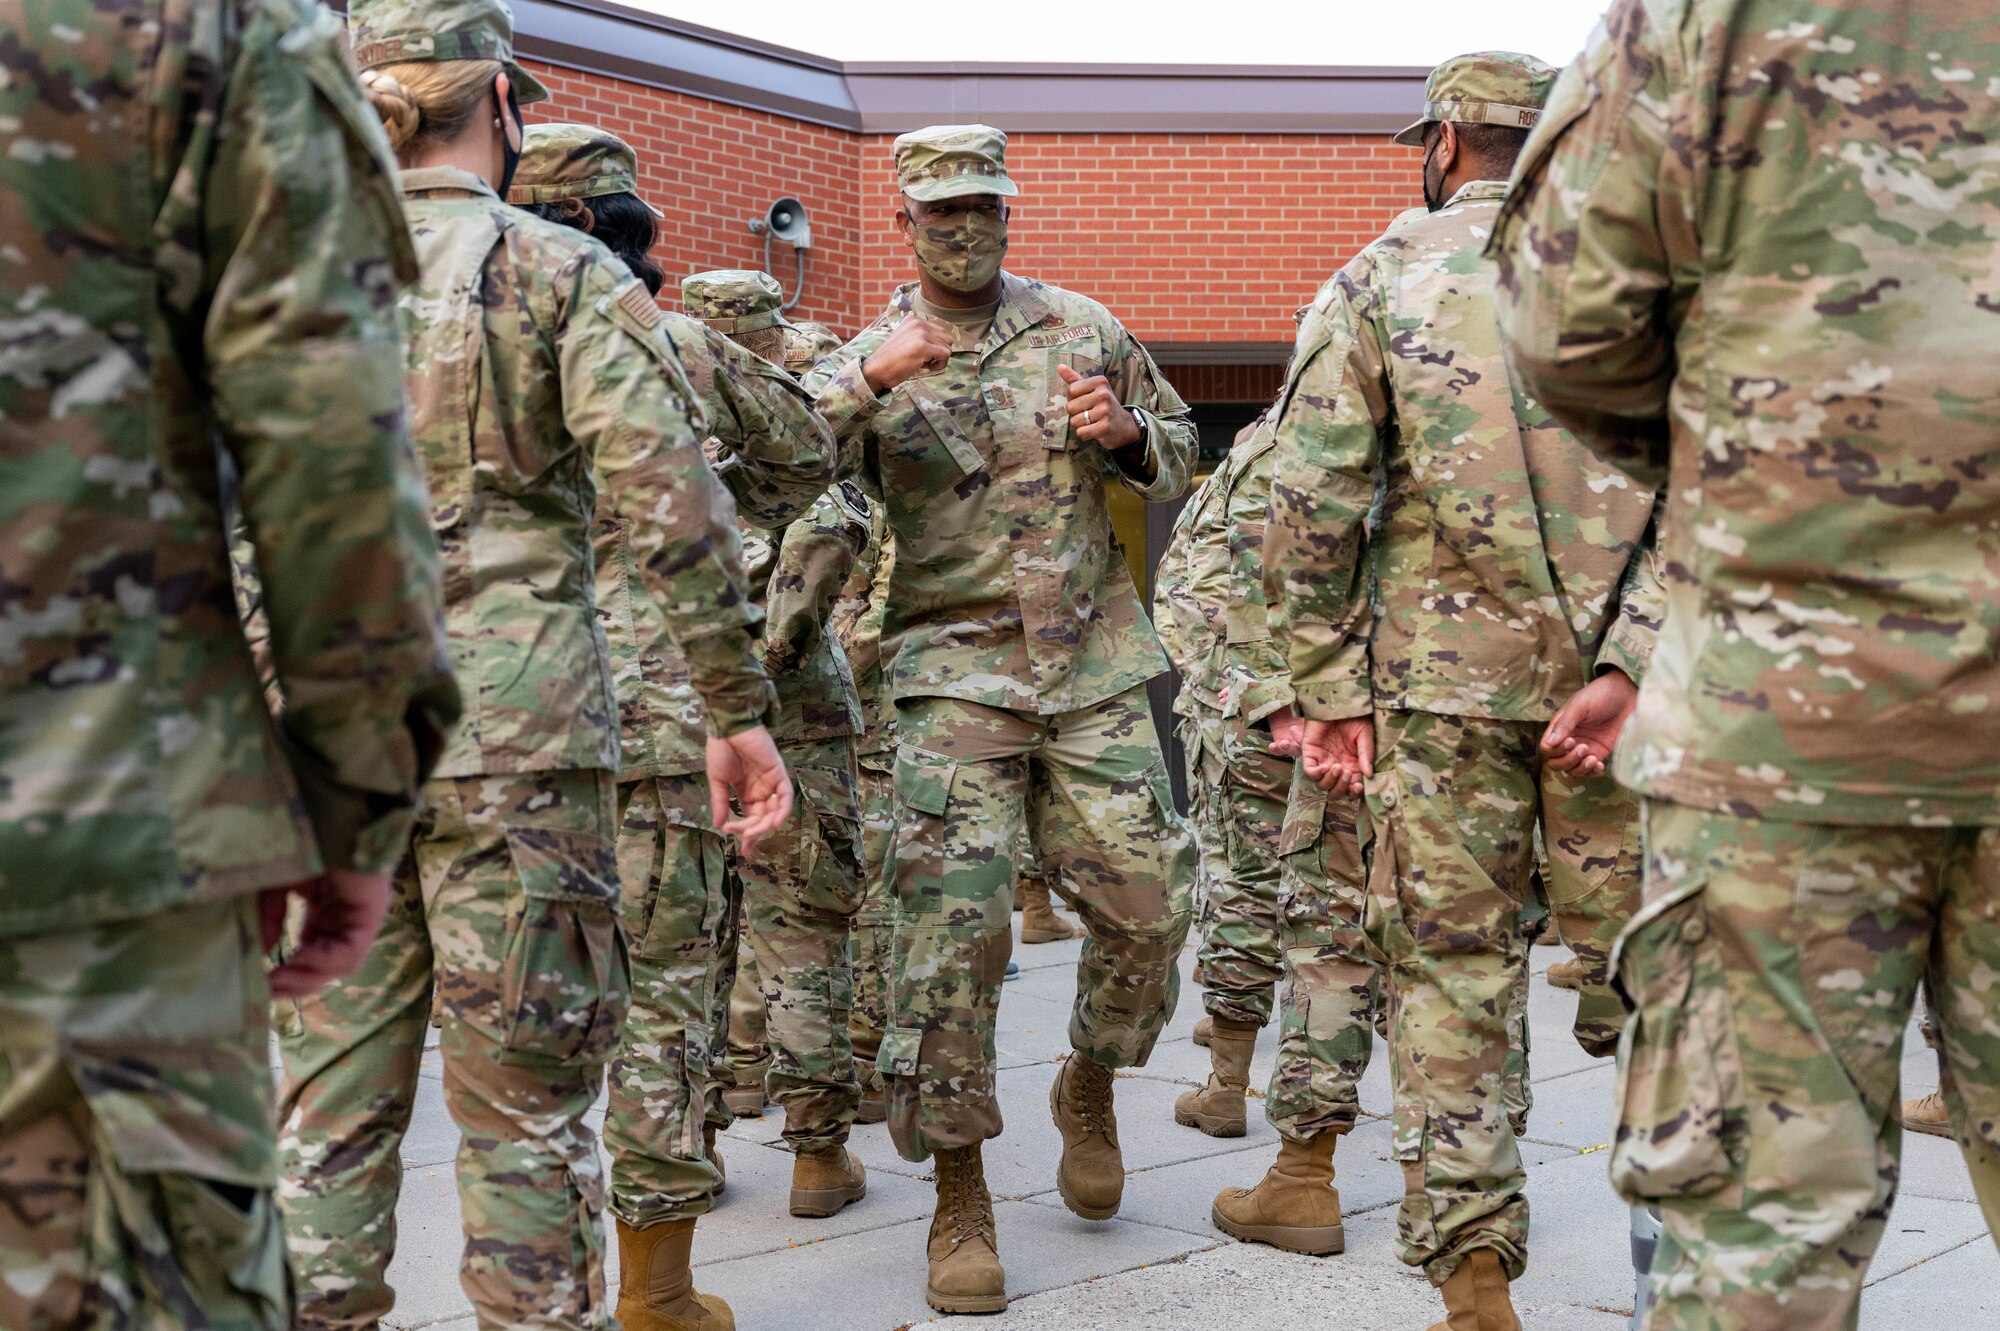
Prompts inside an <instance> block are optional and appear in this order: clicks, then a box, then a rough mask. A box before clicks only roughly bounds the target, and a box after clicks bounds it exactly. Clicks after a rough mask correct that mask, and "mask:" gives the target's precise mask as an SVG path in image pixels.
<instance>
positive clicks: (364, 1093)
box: [279, 771, 631, 1328]
mask: <svg viewBox="0 0 2000 1331" xmlns="http://www.w3.org/2000/svg"><path fill="white" fill-rule="evenodd" d="M614 804H615V797H614V792H613V785H612V777H611V774H610V773H609V772H603V771H547V772H528V773H520V774H506V775H498V774H496V775H489V776H471V777H446V778H440V779H436V780H433V781H431V782H430V783H429V784H428V785H426V786H425V787H424V807H423V810H422V813H421V814H420V816H419V818H418V821H417V828H416V834H415V837H414V839H413V840H412V842H411V845H410V850H409V853H408V854H407V855H405V857H404V859H403V863H402V865H401V866H400V867H399V869H398V870H397V873H396V887H395V896H394V899H393V901H392V902H391V904H390V908H389V918H388V920H387V922H386V923H384V924H383V926H382V935H381V938H380V939H379V940H378V941H377V942H376V944H375V946H374V948H373V949H372V950H371V951H370V952H369V954H368V958H367V960H366V961H364V962H363V963H362V966H361V969H360V970H359V971H357V972H356V973H355V974H354V975H353V976H352V977H350V978H349V979H347V980H345V981H343V982H341V983H338V984H333V985H329V986H327V987H326V988H325V989H322V990H321V991H320V992H319V993H317V994H315V995H313V996H312V997H310V998H307V999H303V1000H301V1001H300V1002H299V1003H298V1005H297V1011H296V1019H295V1021H293V1022H290V1023H288V1029H287V1031H286V1033H285V1035H284V1037H283V1040H282V1041H281V1048H282V1052H283V1056H284V1069H285V1080H284V1087H283V1092H282V1096H281V1100H280V1110H279V1123H280V1125H281V1136H280V1141H279V1149H280V1153H281V1156H282V1160H283V1168H284V1178H285V1185H284V1190H283V1193H282V1200H283V1204H284V1211H285V1233H286V1240H287V1242H288V1244H289V1246H290V1249H291V1257H292V1263H293V1267H294V1269H295V1270H296V1272H297V1275H298V1286H299V1317H298V1324H299V1325H300V1326H302V1327H312V1328H333V1327H339V1328H372V1327H374V1326H375V1325H376V1324H377V1323H378V1321H379V1319H380V1318H382V1317H383V1316H384V1315H386V1314H387V1313H388V1312H389V1310H390V1308H391V1307H392V1306H393V1302H394V1296H393V1294H392V1292H391V1291H390V1289H389V1286H388V1284H387V1282H386V1281H385V1280H384V1278H383V1273H384V1271H385V1270H386V1269H387V1267H388V1265H389V1260H390V1258H391V1257H392V1256H393V1255H394V1254H395V1248H396V1197H397V1193H398V1191H399V1189H400V1188H401V1185H402V1180H403V1161H402V1156H401V1153H400V1147H401V1145H402V1140H403V1134H404V1133H405V1132H406V1131H407V1130H408V1129H409V1126H410V1114H411V1111H412V1108H413V1106H414V1104H415V1100H416V1092H417V1077H418V1073H419V1065H420V1061H421V1059H422V1057H423V1052H424V1040H425V1036H426V1035H427V1034H428V1033H429V1031H430V1017H431V992H432V986H433V985H435V986H436V988H437V993H438V996H439V998H440V1000H441V1006H442V1008H443V1016H444V1024H443V1028H442V1030H441V1032H440V1034H439V1046H438V1047H439V1051H440V1053H441V1054H442V1056H443V1063H444V1102H445V1107H446V1109H448V1110H449V1111H450V1113H451V1117H452V1120H453V1122H455V1123H457V1124H458V1128H459V1133H460V1138H459V1146H458V1196H459V1204H460V1209H461V1211H462V1214H463V1222H464V1227H465V1247H464V1252H463V1255H462V1256H461V1258H460V1261H459V1284H460V1285H461V1286H462V1287H463V1288H464V1290H465V1293H466V1297H467V1298H469V1299H470V1300H471V1301H472V1306H473V1308H474V1310H475V1311H476V1312H477V1313H478V1316H479V1324H480V1326H481V1327H482V1328H503V1327H505V1328H516V1327H520V1328H526V1327H536V1328H545V1327H546V1328H555V1327H563V1328H570V1327H609V1326H611V1325H613V1322H612V1318H611V1310H610V1306H609V1304H607V1303H606V1301H605V1296H604V1235H603V1225H602V1213H603V1210H604V1176H603V1171H602V1168H601V1166H600V1165H599V1162H598V1155H597V1138H596V1136H595V1134H593V1133H592V1132H591V1130H590V1128H589V1127H588V1126H587V1125H586V1124H585V1122H584V1115H585V1114H586V1113H588V1112H589V1110H590V1107H591V1104H592V1103H593V1102H594V1101H595V1100H596V1099H597V1093H598V1088H599V1085H600V1084H601V1082H602V1079H603V1073H604V1065H605V1062H606V1060H608V1059H609V1058H610V1057H611V1052H612V1050H613V1049H614V1048H615V1047H616V1045H617V1043H618V1034H619V1031H620V1029H621V1028H622V1027H623V1026H624V1024H625V1014H626V1008H627V1005H628V1002H629V1000H630V995H631V971H630V967H629V963H628V959H627V954H626V946H625V937H624V933H623V931H622V930H621V929H620V928H619V926H618V895H617V894H618V880H617V866H616V863H615V861H614V858H613V841H612V837H613V819H614V817H615V812H614Z"/></svg>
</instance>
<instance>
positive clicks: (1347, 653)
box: [1265, 52, 1657, 1328]
mask: <svg viewBox="0 0 2000 1331" xmlns="http://www.w3.org/2000/svg"><path fill="white" fill-rule="evenodd" d="M1555 73H1556V71H1555V70H1553V69H1551V68H1549V67H1548V66H1546V65H1543V64H1542V63H1541V62H1539V61H1536V60H1534V59H1532V58H1531V57H1527V56H1519V55H1513V54H1511V53H1506V52H1494V53H1486V54H1480V55H1473V56H1464V57H1460V58H1457V59H1454V60H1451V61H1447V62H1446V63H1445V64H1443V65H1440V66H1439V67H1438V68H1437V70H1436V71H1434V72H1433V73H1432V75H1431V78H1430V82H1429V85H1428V87H1427V90H1426V107H1425V112H1424V117H1423V119H1422V120H1420V121H1419V122H1418V123H1417V124H1415V125H1413V126H1411V127H1410V128H1409V129H1408V130H1406V131H1405V132H1404V134H1403V135H1402V136H1401V138H1402V140H1403V141H1404V142H1408V143H1422V144H1423V145H1424V148H1425V162H1424V168H1423V179H1424V197H1425V201H1426V204H1427V205H1428V206H1429V207H1430V208H1431V209H1433V211H1432V213H1431V215H1430V216H1428V217H1425V218H1421V219H1416V220H1413V221H1406V222H1403V223H1402V224H1401V225H1399V226H1396V227H1394V228H1392V229H1391V230H1390V231H1389V232H1387V233H1386V234H1385V235H1383V236H1382V237H1381V238H1380V239H1378V240H1376V241H1375V242H1374V243H1373V244H1371V245H1369V246H1368V247H1367V248H1366V249H1364V250H1363V251H1362V252H1361V253H1360V255H1358V256H1357V257H1356V258H1355V259H1354V260H1353V261H1352V262H1351V263H1349V264H1348V265H1347V267H1346V268H1344V269H1342V270H1341V271H1340V273H1338V274H1337V275H1335V276H1334V278H1333V279H1332V280H1330V281H1329V282H1327V284H1326V285H1325V286H1324V287H1322V288H1321V289H1320V293H1319V296H1318V298H1317V299H1316V300H1315V301H1314V302H1313V306H1312V308H1311V310H1310V311H1309V312H1308V313H1307V314H1306V316H1305V318H1304V320H1303V322H1302V323H1301V325H1300V328H1299V338H1298V347H1297V351H1296V353H1295V355H1294V358H1293V362H1292V367H1291V370H1290V372H1289V374H1288V375H1287V377H1286V382H1285V386H1284V388H1283V389H1282V391H1281V393H1280V396H1279V404H1278V409H1279V420H1278V444H1277V449H1278V455H1277V461H1276V465H1275V469H1274V477H1273V481H1272V494H1271V518H1270V525H1269V527H1268V529H1267V532H1266V538H1265V540H1266V545H1265V558H1266V561H1267V573H1268V580H1269V581H1270V583H1271V587H1272V596H1273V599H1274V601H1280V602H1282V604H1283V608H1284V617H1285V621H1286V626H1287V630H1288V632H1289V634H1290V642H1291V647H1290V657H1291V667H1292V686H1293V688H1294V689H1295V690H1296V692H1297V697H1298V705H1299V709H1300V711H1301V712H1302V713H1303V714H1304V715H1305V716H1306V717H1307V718H1308V726H1307V734H1306V737H1305V743H1304V748H1305V755H1304V756H1305V762H1306V766H1307V770H1308V772H1309V773H1310V774H1311V775H1313V776H1314V777H1316V778H1318V779H1319V780H1320V781H1321V782H1322V784H1323V785H1325V786H1328V787H1331V788H1333V789H1348V790H1353V791H1357V792H1358V791H1360V790H1361V789H1362V786H1363V783H1364V779H1365V783H1366V795H1367V801H1366V811H1365V815H1364V824H1365V825H1364V828H1363V832H1362V837H1363V844H1364V845H1365V846H1367V848H1368V861H1369V864H1368V868H1369V877H1368V900H1367V904H1366V917H1365V922H1364V923H1365V928H1366V930H1367V933H1368V935H1369V938H1370V941H1371V942H1372V943H1373V945H1374V946H1375V947H1376V948H1377V949H1378V950H1379V952H1380V953H1381V955H1382V956H1383V958H1384V959H1385V962H1386V967H1385V980H1386V987H1387V993H1388V1003H1389V1024H1390V1036H1389V1039H1390V1048H1391V1050H1392V1054H1393V1062H1392V1081H1393V1084H1394V1087H1395V1105H1394V1114H1395V1138H1394V1141H1395V1153H1396V1158H1397V1159H1398V1160H1399V1161H1400V1162H1401V1163H1402V1165H1403V1170H1404V1178H1405V1195H1404V1199H1403V1207H1402V1213H1401V1217H1400V1223H1399V1226H1398V1233H1397V1240H1398V1250H1399V1253H1400V1255H1401V1256H1402V1258H1403V1260H1404V1261H1406V1262H1409V1263H1412V1264H1421V1265H1422V1266H1423V1267H1424V1269H1425V1273H1426V1274H1427V1275H1428V1276H1429V1277H1430V1279H1431V1280H1432V1281H1433V1282H1434V1283H1435V1284H1437V1285H1439V1286H1440V1287H1441V1289H1442V1294H1443V1298H1444V1301H1445V1306H1446V1309H1447V1311H1448V1314H1449V1317H1450V1320H1449V1321H1448V1322H1447V1323H1444V1324H1443V1325H1446V1326H1449V1327H1452V1328H1458V1327H1461V1326H1464V1327H1472V1326H1478V1327H1481V1328H1486V1327H1503V1328H1504V1327H1512V1326H1514V1325H1517V1323H1516V1322H1515V1319H1514V1313H1513V1310H1512V1305H1511V1301H1510V1299H1509V1295H1508V1290H1507V1282H1508V1280H1509V1279H1511V1278H1514V1277H1518V1276H1519V1275H1520V1273H1521V1271H1522V1269H1523V1268H1524V1266H1525V1264H1526V1260H1527V1232H1528V1207H1527V1199H1526V1197H1525V1196H1524V1195H1523V1191H1522V1190H1523V1187H1524V1184H1525V1181H1526V1180H1525V1176H1524V1174H1523V1171H1522V1166H1521V1159H1520V1154H1519V1151H1518V1149H1517V1145H1516V1131H1515V1127H1514V1123H1513V1122H1512V1120H1511V1116H1510V1114H1509V1112H1508V1111H1509V1109H1510V1106H1509V1105H1508V1104H1507V1100H1508V1096H1507V1093H1506V1092H1507V1087H1508V1085H1509V1084H1510V1078H1509V1067H1508V1064H1509V1061H1510V1046H1511V1041H1510V1039H1509V1025H1510V1023H1509V1019H1508V1018H1509V1010H1510V1006H1511V1003H1512V999H1513V997H1514V995H1515V994H1516V993H1517V992H1518V990H1519V986H1520V985H1521V984H1522V983H1523V979H1522V976H1523V973H1524V972H1525V970H1526V968H1527V947H1528V941H1527V938H1526V935H1525V930H1524V928H1523V923H1524V921H1523V915H1524V909H1525V908H1526V907H1527V905H1528V904H1529V902H1530V900H1531V898H1532V894H1533V889H1532V887H1531V881H1532V879H1533V876H1534V874H1535V872H1536V864H1535V835H1536V832H1537V831H1538V830H1539V831H1540V833H1541V836H1542V840H1543V842H1544V844H1545V845H1546V846H1547V849H1548V857H1549V868H1550V876H1549V880H1548V883H1547V888H1548V896H1549V899H1550V904H1551V907H1552V908H1553V911H1554V915H1555V918H1556V921H1557V923H1558V925H1559V926H1560V927H1561V929H1562V931H1563V935H1564V937H1565V938H1566V939H1567V940H1568V941H1569V942H1570V944H1571V946H1572V947H1574V948H1575V949H1576V951H1577V954H1578V956H1579V958H1580V959H1581V960H1582V961H1583V963H1584V988H1583V993H1582V995H1581V998H1580V1001H1579V1003H1578V1008H1577V1017H1576V1026H1575V1032H1576V1037H1577V1039H1578V1042H1579V1043H1580V1044H1581V1045H1582V1046H1583V1047H1584V1048H1585V1049H1586V1050H1589V1051H1590V1052H1592V1053H1597V1054H1604V1053H1609V1052H1610V1051H1611V1048H1612V1046H1613V1044H1614V1042H1615V1041H1616V1038H1617V1035H1618V1031H1619V1027H1620V1025H1621V1024H1622V1012H1621V1010H1620V1007H1619V1004H1618V1001H1617V999H1616V997H1615V996H1614V994H1613V993H1612V990H1611V988H1610V984H1609V974H1608V960H1609V954H1610V950H1611V945H1612V943H1613V941H1614V939H1615V938H1616V936H1617V931H1618V929H1619V928H1620V927H1621V925H1622V924H1623V922H1624V920H1625V919H1626V918H1627V917H1628V915H1629V913H1630V910H1631V908H1632V905H1633V904H1634V903H1635V902H1636V899H1637V895H1638V859H1639V856H1638V826H1637V819H1636V802H1635V801H1634V800H1633V799H1632V798H1631V797H1630V796H1629V795H1627V794H1626V793H1625V792H1622V791H1620V790H1619V789H1618V788H1617V787H1616V786H1615V785H1614V784H1613V783H1612V782H1611V781H1610V780H1609V779H1607V778H1605V777H1604V776H1603V775H1602V774H1601V768H1594V767H1593V766H1592V765H1591V764H1590V763H1589V762H1588V761H1586V759H1585V757H1584V756H1583V755H1580V754H1577V753H1576V752H1574V751H1573V750H1572V749H1571V748H1569V747H1566V746H1565V742H1564V738H1563V737H1564V734H1565V731H1566V728H1567V724H1568V722H1569V721H1570V720H1571V719H1572V718H1574V717H1575V716H1577V715H1578V714H1579V713H1581V712H1583V711H1587V710H1588V709H1589V708H1591V707H1593V706H1595V705H1596V704H1597V703H1598V702H1599V701H1601V700H1602V699H1603V698H1605V697H1607V696H1608V697H1611V698H1616V697H1619V696H1622V695H1623V694H1629V692H1630V691H1631V690H1632V688H1633V683H1632V681H1633V680H1635V679H1637V678H1638V677H1639V676H1640V674H1641V673H1642V671H1643V666H1644V663H1645V660H1646V657H1647V654H1648V652H1649V650H1650V647H1651V643H1652V639H1653V636H1654V632H1655V630H1656V623H1655V622H1654V616H1655V615H1656V614H1657V597H1656V595H1650V594H1641V592H1642V591H1645V590H1648V589H1650V590H1652V591H1655V592H1656V590H1657V589H1656V588H1655V587H1652V584H1651V583H1650V582H1649V578H1648V575H1649V573H1650V571H1651V555H1650V549H1651V523H1652V516H1653V506H1654V498H1653V492H1652V491H1651V490H1650V489H1648V488H1647V487H1645V486H1642V485H1636V484H1634V483H1632V482H1631V481H1630V480H1629V479H1627V478H1626V477H1625V476H1623V475H1622V474H1620V473H1619V472H1618V471H1616V470H1615V469H1613V468H1611V467H1609V466H1608V465H1605V464H1603V463H1600V462H1597V461H1596V460H1595V459H1593V458H1592V457H1591V456H1590V455H1589V454H1588V453H1587V452H1585V451H1584V450H1583V449H1582V448H1581V447H1579V446H1578V445H1577V444H1576V442H1575V440H1574V439H1572V438H1571V437H1570V436H1569V435H1567V434H1566V433H1564V432H1563V431H1562V430H1561V429H1559V428H1558V427H1557V426H1556V425H1555V424H1554V423H1553V422H1552V421H1550V420H1549V419H1548V417H1547V416H1546V414H1544V413H1543V412H1542V411H1541V410H1540V409H1539V408H1538V407H1536V406H1535V405H1534V403H1533V402H1532V401H1530V400H1528V399H1526V398H1525V397H1524V396H1523V395H1522V394H1521V393H1519V392H1518V391H1516V390H1515V389H1514V388H1513V387H1512V386H1511V385H1510V382H1509V379H1508V374H1507V369H1506V366H1505V364H1504V363H1503V362H1502V360H1501V357H1500V346H1499V332H1498V328H1497V326H1496V324H1495V315H1494V309H1493V296H1492V280H1493V279H1492V270H1491V268H1490V266H1489V265H1488V264H1487V263H1486V261H1485V260H1484V259H1483V258H1482V256H1481V252H1480V251H1481V247H1482V245H1483V243H1484V240H1485V237H1486V234H1487V231H1488V229H1489V228H1490V227H1491V226H1492V224H1493V219H1494V217H1495V215H1496V214H1497V213H1498V211H1499V208H1500V203H1501V200H1502V198H1504V197H1505V194H1506V184H1505V181H1504V179H1503V178H1504V176H1505V175H1506V173H1507V169H1508V168H1509V167H1510V166H1511V164H1512V160H1513V155H1514V154H1515V153H1516V152H1518V151H1519V147H1520V143H1521V141H1522V140H1523V139H1524V138H1525V127H1526V126H1528V125H1531V124H1532V123H1533V122H1534V120H1535V118H1536V116H1537V114H1538V109H1539V107H1540V106H1541V103H1542V101H1543V99H1544V97H1545V96H1546V95H1547V91H1548V88H1549V85H1550V84H1551V83H1552V82H1553V80H1554V77H1555ZM1378 492H1379V493H1380V494H1382V495H1383V499H1382V500H1381V512H1380V516H1379V518H1378V519H1377V521H1376V522H1375V523H1374V524H1372V527H1371V524H1370V523H1369V511H1370V508H1371V506H1372V505H1374V504H1375V503H1376V496H1377V494H1378ZM1371 573H1372V576H1371ZM1552 723H1553V724H1552ZM1377 746H1379V751H1380V753H1381V755H1382V761H1381V766H1380V770H1379V771H1378V770H1375V766H1374V754H1375V752H1376V749H1377ZM1515 1084H1518V1080H1517V1081H1516V1083H1515ZM1511 1108H1512V1109H1514V1110H1515V1111H1516V1112H1517V1113H1518V1112H1520V1111H1522V1110H1524V1109H1525V1106H1524V1105H1515V1106H1511Z"/></svg>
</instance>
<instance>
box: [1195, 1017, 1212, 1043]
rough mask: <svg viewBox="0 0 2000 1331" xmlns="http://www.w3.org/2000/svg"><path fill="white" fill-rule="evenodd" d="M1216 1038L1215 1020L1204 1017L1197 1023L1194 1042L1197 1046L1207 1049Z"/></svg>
mask: <svg viewBox="0 0 2000 1331" xmlns="http://www.w3.org/2000/svg"><path fill="white" fill-rule="evenodd" d="M1214 1038H1215V1018H1213V1017H1202V1018H1201V1019H1199V1020H1198V1021H1196V1022H1195V1024H1194V1042H1195V1043H1196V1044H1198V1045H1200V1046H1201V1047H1202V1048H1203V1049H1206V1048H1208V1042H1209V1041H1210V1040H1212V1039H1214Z"/></svg>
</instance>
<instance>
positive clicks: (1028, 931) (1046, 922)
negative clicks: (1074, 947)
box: [1021, 878, 1083, 943]
mask: <svg viewBox="0 0 2000 1331" xmlns="http://www.w3.org/2000/svg"><path fill="white" fill-rule="evenodd" d="M1082 932H1083V931H1082V930H1081V929H1079V928H1077V927H1076V926H1075V925H1073V924H1071V923H1070V922H1069V921H1068V920H1065V919H1064V918H1063V917H1062V916H1060V915H1058V914H1056V911H1055V907H1054V906H1052V905H1050V904H1049V884H1048V880H1046V879H1041V878H1034V879H1028V880H1026V881H1024V882H1023V883H1022V884H1021V941H1022V942H1024V943H1061V942H1064V941H1066V940H1068V939H1071V938H1074V937H1076V936H1077V935H1078V934H1080V933H1082Z"/></svg>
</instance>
